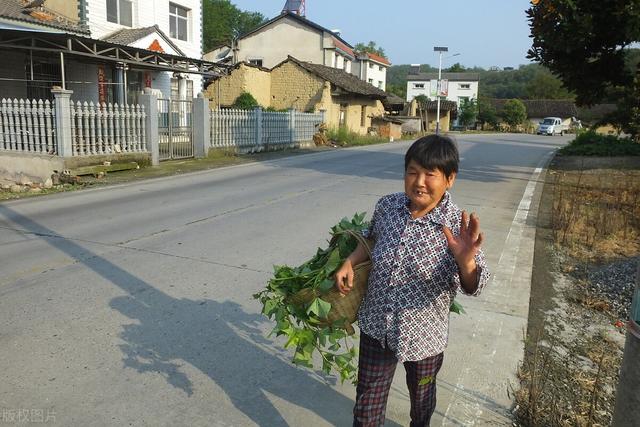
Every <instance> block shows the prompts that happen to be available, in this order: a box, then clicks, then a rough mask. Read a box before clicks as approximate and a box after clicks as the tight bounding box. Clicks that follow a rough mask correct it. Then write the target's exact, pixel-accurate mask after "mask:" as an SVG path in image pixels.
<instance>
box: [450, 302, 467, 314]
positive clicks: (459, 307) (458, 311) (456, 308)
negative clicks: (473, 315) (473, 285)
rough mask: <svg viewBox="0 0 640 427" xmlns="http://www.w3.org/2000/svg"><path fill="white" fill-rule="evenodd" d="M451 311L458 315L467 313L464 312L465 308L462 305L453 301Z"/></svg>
mask: <svg viewBox="0 0 640 427" xmlns="http://www.w3.org/2000/svg"><path fill="white" fill-rule="evenodd" d="M449 311H451V312H453V313H456V314H463V313H466V311H464V308H462V305H461V304H460V303H459V302H458V301H456V300H453V301H452V302H451V306H450V307H449Z"/></svg>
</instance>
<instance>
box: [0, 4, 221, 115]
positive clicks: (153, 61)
mask: <svg viewBox="0 0 640 427" xmlns="http://www.w3.org/2000/svg"><path fill="white" fill-rule="evenodd" d="M18 32H20V33H18ZM16 34H23V35H24V37H25V38H26V39H30V40H29V43H26V42H25V43H24V45H20V46H15V44H11V42H10V40H12V37H14V36H15V35H16ZM39 43H48V46H47V47H48V48H49V49H47V50H45V49H42V48H41V46H38V44H39ZM57 46H60V47H59V48H58V47H57ZM0 51H2V54H3V55H4V57H5V58H7V57H9V58H10V59H9V61H6V62H4V63H3V64H2V65H0V77H4V78H5V80H4V81H10V80H6V78H10V79H15V81H19V80H20V79H21V80H22V81H23V83H21V84H14V85H13V86H14V87H7V90H8V91H9V92H13V93H15V96H16V97H20V98H24V97H40V98H44V97H46V93H47V92H48V90H49V89H50V88H51V86H54V85H56V86H65V87H66V88H67V89H71V90H73V92H74V94H73V99H75V100H82V101H93V102H119V103H123V102H128V103H132V102H136V97H137V95H138V94H139V93H140V92H141V91H142V90H143V89H144V88H151V89H153V90H155V91H156V93H157V94H158V95H160V94H161V96H162V97H165V98H173V99H189V98H193V97H194V96H196V95H197V93H198V92H200V91H201V90H202V80H203V79H202V74H205V75H206V74H208V73H209V72H208V69H207V64H205V63H204V61H202V59H201V57H202V2H201V0H175V1H174V0H171V1H169V0H74V1H71V0H47V1H46V2H45V5H44V7H42V8H39V7H38V8H29V9H27V8H25V3H24V2H23V1H22V0H2V4H0ZM25 69H27V70H28V72H27V73H26V75H25V71H24V70H25ZM62 70H64V75H62V73H63V71H62ZM3 88H4V86H3V87H2V88H0V89H3Z"/></svg>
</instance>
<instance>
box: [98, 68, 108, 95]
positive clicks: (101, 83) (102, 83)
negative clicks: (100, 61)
mask: <svg viewBox="0 0 640 427" xmlns="http://www.w3.org/2000/svg"><path fill="white" fill-rule="evenodd" d="M106 83H107V82H106V76H105V74H104V65H98V102H100V104H103V103H106V102H107V84H106Z"/></svg>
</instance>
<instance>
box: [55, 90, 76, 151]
mask: <svg viewBox="0 0 640 427" xmlns="http://www.w3.org/2000/svg"><path fill="white" fill-rule="evenodd" d="M51 93H52V94H53V105H54V106H55V110H56V114H55V130H56V143H57V144H58V155H59V156H60V157H71V156H73V147H72V141H71V94H72V93H73V91H72V90H65V89H51Z"/></svg>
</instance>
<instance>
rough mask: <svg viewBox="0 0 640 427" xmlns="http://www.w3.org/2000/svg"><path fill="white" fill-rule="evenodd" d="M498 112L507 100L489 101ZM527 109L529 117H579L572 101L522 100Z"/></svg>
mask: <svg viewBox="0 0 640 427" xmlns="http://www.w3.org/2000/svg"><path fill="white" fill-rule="evenodd" d="M489 101H490V103H491V105H492V106H493V108H495V109H496V111H498V112H499V111H500V110H502V108H503V107H504V103H505V102H507V101H508V100H507V99H491V100H489ZM521 101H522V103H523V104H524V106H525V107H526V108H527V117H529V118H542V117H561V118H567V117H577V116H578V110H577V109H576V105H575V104H574V102H573V101H572V100H567V99H521Z"/></svg>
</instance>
